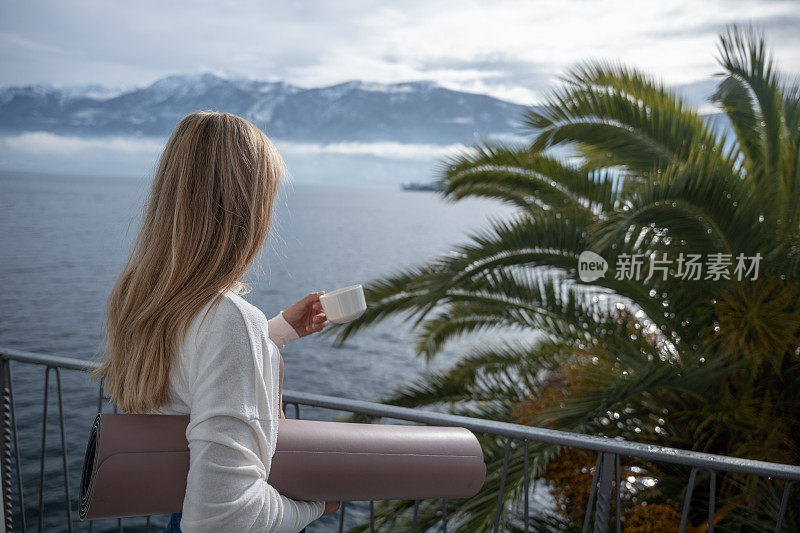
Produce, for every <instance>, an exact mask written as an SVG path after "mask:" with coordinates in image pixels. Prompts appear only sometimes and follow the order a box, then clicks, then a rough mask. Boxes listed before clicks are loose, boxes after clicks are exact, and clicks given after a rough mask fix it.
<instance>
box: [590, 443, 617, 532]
mask: <svg viewBox="0 0 800 533" xmlns="http://www.w3.org/2000/svg"><path fill="white" fill-rule="evenodd" d="M615 463H616V460H615V457H614V454H613V453H608V452H602V453H601V456H600V461H599V464H600V473H599V475H598V478H599V486H598V487H597V509H596V510H595V514H594V531H595V533H608V520H609V519H610V518H611V490H612V488H613V480H614V466H615ZM617 490H619V489H617Z"/></svg>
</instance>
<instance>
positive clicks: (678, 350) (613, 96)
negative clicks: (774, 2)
mask: <svg viewBox="0 0 800 533" xmlns="http://www.w3.org/2000/svg"><path fill="white" fill-rule="evenodd" d="M719 63H720V65H721V66H722V68H723V70H724V72H723V73H722V74H721V77H720V81H719V84H718V86H717V90H716V92H715V93H714V95H713V97H712V101H713V102H714V103H715V104H716V105H717V106H718V107H719V108H720V109H721V110H722V111H723V112H724V116H725V117H727V125H725V127H720V126H719V125H718V124H719V121H717V122H716V124H717V126H715V122H712V121H711V120H710V119H709V118H707V117H703V116H701V115H700V114H699V113H698V112H697V111H696V110H695V109H693V108H692V107H691V106H690V105H688V104H687V103H686V102H684V101H683V100H682V99H681V98H680V97H679V96H678V95H677V94H676V93H675V92H673V91H672V90H670V89H669V88H668V87H666V86H665V85H664V84H662V83H660V82H659V81H657V80H656V79H654V78H652V77H650V76H648V75H645V74H643V73H641V72H639V71H637V70H635V69H631V68H626V67H624V66H620V65H617V64H607V63H597V62H593V63H586V64H582V65H580V66H578V67H575V68H573V69H572V70H570V71H569V72H568V73H567V75H566V76H565V77H564V83H563V85H561V86H559V87H558V88H557V89H555V90H554V91H553V92H552V93H551V94H550V96H549V97H548V101H547V102H546V104H544V105H543V106H541V107H538V108H532V109H530V110H529V111H527V113H526V115H525V127H526V128H527V130H528V131H529V132H530V133H531V134H532V135H533V138H532V141H531V143H530V144H524V145H513V144H496V143H489V142H486V143H481V144H479V145H477V146H475V147H474V148H473V149H472V150H470V151H469V152H467V153H463V154H461V155H459V156H456V157H453V158H451V159H449V160H447V161H445V162H443V164H442V166H441V170H440V173H439V175H440V184H441V187H442V194H443V195H444V197H445V198H447V199H449V200H452V201H458V200H460V199H462V198H467V197H481V198H492V199H496V200H499V201H501V202H504V203H506V204H510V205H512V206H514V207H515V208H516V209H515V213H514V215H513V216H511V217H510V218H508V219H504V220H496V221H494V222H492V223H491V224H490V226H489V227H488V228H486V229H485V230H483V231H481V232H479V233H477V234H474V235H472V236H471V238H470V240H469V242H468V243H467V244H466V245H463V246H460V247H458V248H456V249H455V251H454V252H452V253H450V254H448V255H446V256H443V257H439V258H437V259H434V260H432V261H430V262H429V263H427V264H425V265H422V266H419V267H417V268H411V269H408V270H406V271H403V272H399V273H397V274H394V275H391V276H389V277H386V278H384V279H380V280H377V281H374V282H372V283H371V284H369V286H368V288H367V298H368V301H369V309H368V311H367V312H366V314H365V315H364V316H363V317H362V318H361V319H359V320H358V321H355V322H353V323H350V324H348V325H347V326H344V327H342V328H339V329H338V330H337V333H338V341H339V342H344V341H345V340H346V339H347V338H349V337H350V336H351V335H353V334H355V333H356V332H358V331H360V330H362V329H363V328H365V327H367V326H369V325H372V324H375V323H376V322H379V321H381V320H383V319H384V318H386V317H388V316H390V315H402V316H406V317H408V318H410V319H413V321H414V322H413V324H414V331H415V338H416V348H417V350H418V352H419V354H420V355H422V356H424V357H427V358H433V357H435V356H436V355H437V354H438V353H439V352H440V351H441V350H442V348H443V346H445V345H446V344H447V343H448V342H450V341H452V340H454V339H458V338H462V337H464V336H466V335H471V336H473V337H476V338H478V339H481V335H482V334H486V333H491V339H503V340H502V341H500V342H497V341H494V340H492V341H489V340H485V341H484V342H483V343H482V344H478V347H477V348H473V349H470V350H469V351H467V352H465V353H464V354H463V356H462V357H461V359H460V360H459V361H458V362H457V363H456V364H455V365H454V366H453V367H452V368H450V369H448V370H446V371H442V372H436V373H432V374H430V375H427V376H425V377H424V378H421V379H420V380H419V381H417V382H415V383H412V384H410V385H407V386H405V387H404V388H403V389H401V390H398V391H397V392H396V393H395V394H393V395H392V396H390V397H389V398H386V399H385V401H387V402H388V403H393V404H396V405H403V406H408V407H417V406H438V407H442V408H446V409H448V410H449V411H450V412H453V413H456V414H462V415H467V416H477V417H482V418H490V419H495V420H502V421H509V422H517V423H525V424H530V425H536V426H544V427H549V428H554V429H560V430H566V431H573V432H581V433H591V434H597V435H606V436H610V437H616V436H621V437H626V438H630V439H633V440H638V441H644V442H652V443H657V444H660V445H666V446H675V447H680V448H690V449H694V450H702V451H706V452H712V453H721V454H726V455H732V456H738V457H748V458H753V459H762V460H769V461H778V462H784V463H796V462H797V461H798V451H799V450H798V443H799V442H800V440H799V439H798V436H800V402H798V400H797V399H796V392H795V391H797V390H800V389H798V386H800V356H798V354H800V336H799V334H800V304H799V303H798V302H799V300H798V296H800V291H798V287H799V285H798V282H800V211H799V210H798V207H800V89H799V88H798V86H797V85H791V86H788V85H787V84H786V83H784V82H783V80H782V78H781V76H780V75H779V73H778V72H777V71H776V69H775V66H774V63H773V61H772V60H771V58H770V56H769V54H768V51H767V49H766V47H765V43H764V39H763V37H761V36H760V35H758V34H757V33H756V32H755V31H754V30H752V29H748V28H740V27H735V26H734V27H731V28H729V29H727V30H726V31H725V32H724V33H723V34H722V35H721V36H720V43H719ZM725 131H728V132H730V133H729V134H727V135H726V134H725V133H724V132H725ZM564 154H566V155H564ZM585 251H591V252H594V253H595V254H597V255H599V256H601V257H602V258H604V259H605V260H606V261H607V263H608V265H609V267H608V271H607V272H606V273H605V275H603V276H600V277H597V279H591V278H590V277H587V276H584V278H583V279H582V278H581V275H580V271H579V258H580V257H581V254H582V253H583V252H585ZM698 256H699V257H698ZM593 257H594V256H593ZM698 265H699V266H700V269H701V270H700V272H699V274H698V271H697V270H696V268H697V266H698ZM639 268H640V270H638V271H637V269H639ZM483 444H484V449H485V451H486V458H487V462H488V466H489V471H490V476H489V478H488V480H487V483H486V485H485V486H484V488H483V489H482V491H481V493H480V494H479V496H478V497H476V498H474V499H472V500H470V501H468V502H466V503H458V502H452V504H451V505H452V507H451V508H450V509H449V512H448V514H449V516H450V517H451V523H452V524H456V527H457V529H458V530H463V531H470V532H472V531H484V530H486V529H487V527H488V526H489V524H491V522H492V520H493V518H494V510H495V508H494V506H495V502H496V501H497V497H498V490H499V480H498V474H499V471H500V468H499V464H500V463H501V461H502V455H503V451H504V450H503V443H502V442H498V441H494V440H492V439H485V440H484V443H483ZM522 453H523V451H522V450H521V449H517V448H514V449H513V450H512V462H511V463H510V464H512V465H520V464H521V463H522V461H521V457H522V455H521V454H522ZM529 453H530V461H531V465H533V469H534V472H535V474H536V475H538V476H539V477H541V478H543V479H544V480H546V481H547V480H549V481H550V482H552V490H553V494H554V497H555V501H556V508H555V509H554V510H551V511H550V512H543V513H542V514H541V515H540V516H538V517H536V518H535V519H534V520H533V521H532V523H531V524H530V525H531V526H532V527H539V528H540V529H542V530H553V529H563V530H569V529H572V528H574V527H575V524H576V520H579V519H580V516H581V514H582V512H583V507H582V506H581V505H580V504H578V503H577V501H578V500H579V499H580V496H579V495H578V493H580V492H583V491H584V489H585V492H587V493H588V485H589V480H590V479H591V474H587V473H586V472H587V471H588V469H587V467H589V468H590V467H591V466H592V465H593V461H594V458H593V457H591V456H590V455H589V454H584V453H581V452H575V451H568V450H559V449H557V448H554V447H552V446H546V445H536V446H531V447H530V450H529ZM633 464H634V463H630V464H628V465H624V466H623V467H624V468H630V467H631V466H632V465H633ZM636 465H637V467H638V468H637V469H632V470H630V471H631V472H636V475H635V478H636V481H635V483H634V484H635V489H636V490H631V491H630V494H628V495H626V497H625V501H624V506H625V509H624V513H625V516H626V530H637V529H636V528H637V527H639V526H638V525H637V524H645V525H647V523H648V522H651V525H650V527H652V521H653V520H660V521H661V524H662V526H663V527H665V528H666V527H674V526H675V524H676V522H675V520H676V515H677V514H678V510H679V508H680V507H679V503H678V502H680V501H682V494H683V493H682V491H683V490H684V489H685V484H686V476H687V472H686V470H685V469H681V468H672V467H669V466H668V465H653V464H642V463H641V462H640V463H636ZM587 476H588V478H587ZM565 479H569V480H571V481H572V482H571V483H559V481H561V482H563V481H564V480H565ZM575 480H578V481H580V483H583V485H581V490H580V491H577V492H575V490H574V485H575ZM654 480H655V482H654ZM718 485H719V487H720V488H719V492H718V494H717V498H718V502H719V503H718V508H719V511H718V513H717V515H718V517H719V522H718V524H717V527H718V528H720V529H722V530H731V531H739V530H742V529H743V528H744V529H746V528H753V527H758V526H759V525H760V522H759V521H760V520H765V519H768V520H774V515H773V516H762V514H761V512H759V511H753V510H752V509H759V508H760V509H761V510H763V512H764V513H766V512H767V511H768V510H769V509H770V504H769V502H773V501H774V500H775V497H776V496H775V495H776V494H778V496H779V495H780V491H781V490H782V487H781V486H778V484H777V483H771V484H770V483H761V482H754V481H753V480H751V479H749V478H746V477H741V476H735V475H724V476H722V477H721V478H719V481H718ZM570 491H572V492H570ZM521 495H522V472H521V468H517V467H513V468H511V469H510V471H509V478H508V481H507V484H506V488H505V491H504V494H503V496H502V498H503V499H504V501H505V502H506V505H507V507H508V508H509V509H511V508H514V507H515V506H517V505H518V504H519V500H520V498H521ZM696 497H697V498H698V502H699V501H700V498H703V497H705V498H707V497H708V494H707V493H706V494H705V495H703V494H702V491H701V492H699V493H697V494H696ZM644 504H647V505H646V506H645V505H644ZM409 507H410V504H409V503H408V502H401V503H393V504H388V505H385V506H382V507H381V508H379V512H378V519H379V523H382V524H384V525H385V526H387V527H388V528H392V527H395V528H397V529H398V530H400V529H403V528H404V527H405V526H406V525H407V522H408V509H409ZM790 507H791V505H790ZM795 507H800V505H795ZM693 508H695V509H698V512H697V514H696V515H692V516H691V517H690V518H691V520H692V522H693V523H695V524H696V525H698V524H699V527H702V526H703V524H702V522H703V520H705V518H704V517H703V515H704V514H705V513H704V511H702V506H701V505H699V503H698V505H694V506H693ZM575 509H577V513H576V511H575ZM438 512H439V507H438V504H437V505H431V506H430V507H423V508H422V509H421V510H420V522H421V523H422V524H423V525H424V524H430V525H433V524H434V523H435V521H436V519H437V513H438ZM504 514H505V515H508V516H513V513H508V512H507V513H504ZM678 516H679V515H678ZM788 518H789V520H792V521H794V522H793V523H792V525H793V526H795V529H798V530H800V521H798V520H800V517H798V516H797V515H793V516H790V517H788ZM515 520H516V521H515ZM515 524H516V526H518V525H519V521H518V519H513V518H510V519H509V520H508V522H507V524H506V527H507V528H510V529H513V528H514V527H516V526H515ZM773 527H774V526H773ZM789 529H792V527H791V525H790V526H789ZM639 530H642V531H644V530H646V529H639Z"/></svg>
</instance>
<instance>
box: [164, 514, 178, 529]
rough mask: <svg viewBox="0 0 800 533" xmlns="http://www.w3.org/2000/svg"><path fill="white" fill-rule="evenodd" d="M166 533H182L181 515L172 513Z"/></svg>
mask: <svg viewBox="0 0 800 533" xmlns="http://www.w3.org/2000/svg"><path fill="white" fill-rule="evenodd" d="M164 533H181V513H172V516H170V517H169V523H168V524H167V527H166V528H164Z"/></svg>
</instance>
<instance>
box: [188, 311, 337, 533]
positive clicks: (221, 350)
mask: <svg viewBox="0 0 800 533" xmlns="http://www.w3.org/2000/svg"><path fill="white" fill-rule="evenodd" d="M254 309H255V308H254ZM256 311H257V309H256ZM267 329H268V325H267V320H266V317H264V315H263V313H261V312H260V311H258V312H254V311H252V310H249V309H246V308H244V309H243V308H242V307H241V306H239V305H237V304H234V303H233V302H231V301H230V300H222V301H221V302H220V304H219V306H218V307H217V309H216V312H215V318H214V320H212V321H211V322H210V325H209V327H208V331H207V334H206V335H205V336H204V340H203V342H202V343H201V349H200V350H199V351H198V353H197V359H196V365H195V368H194V370H193V372H192V385H191V387H190V390H191V393H190V395H191V413H190V419H189V425H188V427H187V429H186V437H187V439H188V441H189V474H188V477H187V484H186V496H185V498H184V504H183V516H182V518H181V529H182V530H183V531H185V532H187V533H191V532H212V531H213V532H217V531H260V532H276V533H296V532H297V531H300V530H301V529H302V528H304V527H305V526H306V525H308V524H309V523H310V522H312V521H314V520H316V519H317V518H319V517H320V516H321V515H322V513H323V511H324V502H301V501H295V500H291V499H289V498H286V497H285V496H282V495H280V494H279V493H278V492H277V491H276V490H275V488H274V487H272V486H270V485H269V484H268V483H267V478H268V477H269V470H270V463H271V461H272V456H273V455H274V453H275V445H276V442H277V429H278V405H277V401H278V400H277V398H278V391H277V383H278V359H279V357H280V354H279V353H278V350H277V349H276V347H275V345H274V344H273V343H272V342H271V341H270V340H269V338H268V336H267V335H268V331H267Z"/></svg>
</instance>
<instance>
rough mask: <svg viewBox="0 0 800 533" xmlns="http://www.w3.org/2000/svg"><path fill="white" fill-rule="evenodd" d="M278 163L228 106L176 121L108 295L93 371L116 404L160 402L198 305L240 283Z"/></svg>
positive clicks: (142, 407) (139, 407)
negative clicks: (127, 252)
mask: <svg viewBox="0 0 800 533" xmlns="http://www.w3.org/2000/svg"><path fill="white" fill-rule="evenodd" d="M283 169H284V165H283V161H282V159H281V157H280V155H279V154H278V151H277V149H276V148H275V146H274V145H273V144H272V142H271V141H270V140H269V138H268V137H267V136H266V135H265V134H264V133H263V132H262V131H261V130H259V129H258V128H257V127H255V126H254V125H253V124H251V123H250V122H248V121H246V120H244V119H242V118H240V117H237V116H235V115H231V114H228V113H214V112H207V111H203V112H197V113H192V114H190V115H188V116H187V117H185V118H184V119H183V120H181V122H180V123H179V124H178V126H177V127H176V128H175V131H174V132H173V133H172V135H171V136H170V138H169V141H167V145H166V147H165V148H164V152H163V154H162V155H161V160H160V161H159V164H158V169H157V171H156V174H155V178H154V180H153V184H152V188H151V190H150V196H149V198H148V202H147V210H146V213H145V215H144V219H143V221H142V224H141V229H140V230H139V234H138V236H137V238H136V241H135V243H134V246H133V249H132V252H131V255H130V258H129V259H128V262H127V264H126V266H125V268H124V269H123V271H122V273H121V274H120V276H119V278H118V279H117V282H116V284H115V285H114V288H113V289H112V291H111V294H110V296H109V299H108V305H107V308H106V336H105V339H104V345H105V353H104V360H103V362H102V364H101V366H100V367H99V368H98V369H97V370H96V371H95V372H94V373H93V374H92V378H93V379H97V378H102V379H103V380H104V383H105V391H106V394H107V395H108V396H109V397H110V398H111V399H112V400H114V401H115V402H116V403H117V405H118V406H119V408H120V409H122V410H123V411H125V412H129V413H144V412H146V411H149V410H153V409H156V408H158V407H160V406H162V405H164V404H165V403H167V402H168V401H169V374H170V368H171V365H172V364H173V362H174V359H175V354H176V353H177V351H178V348H179V345H180V342H181V341H182V340H183V338H184V336H185V334H186V332H187V330H188V327H189V325H190V324H191V322H192V320H193V319H194V318H195V316H197V315H198V313H199V312H200V311H201V310H202V308H203V307H204V306H205V305H207V304H208V303H209V302H211V303H212V305H211V306H210V307H209V309H211V308H213V307H214V306H215V305H216V304H218V303H219V301H220V300H221V299H222V297H223V293H224V291H225V290H227V289H233V288H235V287H238V286H240V284H241V281H240V280H241V278H242V277H243V276H244V274H245V273H246V271H247V269H248V267H249V266H250V264H251V263H252V262H253V260H254V259H255V258H256V256H257V255H258V254H259V252H260V250H261V248H262V245H263V244H264V241H265V239H266V237H267V234H268V232H269V225H270V221H271V218H272V204H273V201H274V199H275V196H276V194H277V191H278V185H279V181H280V178H281V175H282V173H283ZM101 350H102V347H101Z"/></svg>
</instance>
